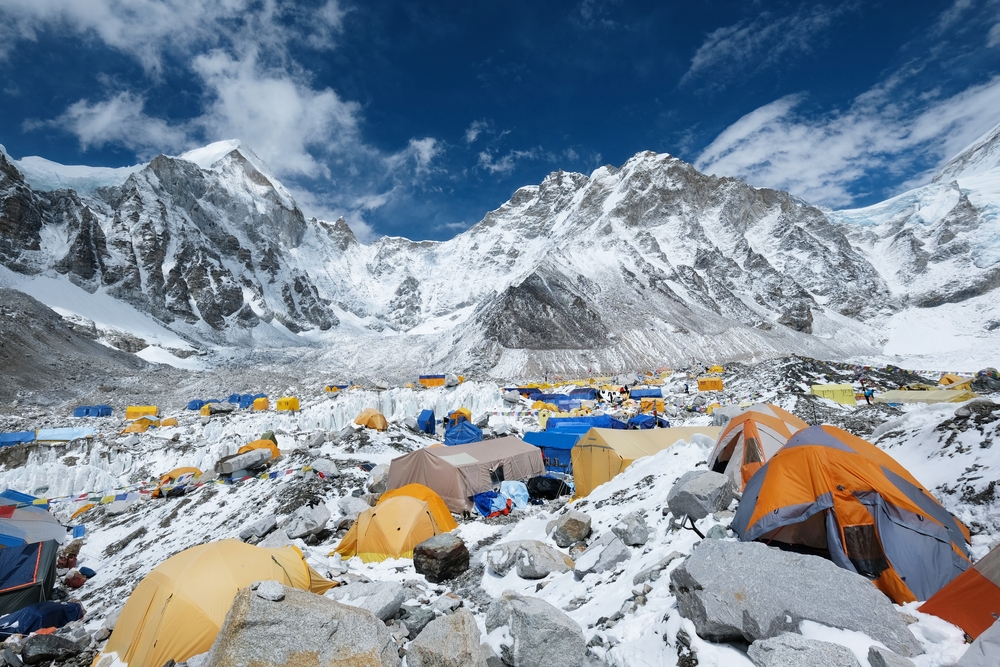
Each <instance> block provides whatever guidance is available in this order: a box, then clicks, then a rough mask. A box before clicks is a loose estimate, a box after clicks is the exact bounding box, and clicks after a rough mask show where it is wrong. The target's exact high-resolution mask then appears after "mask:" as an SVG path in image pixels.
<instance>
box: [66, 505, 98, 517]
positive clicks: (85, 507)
mask: <svg viewBox="0 0 1000 667" xmlns="http://www.w3.org/2000/svg"><path fill="white" fill-rule="evenodd" d="M95 507H97V503H87V504H86V505H84V506H83V507H81V508H80V509H78V510H77V511H75V512H73V514H72V516H70V521H72V520H73V519H75V518H76V517H78V516H80V515H81V514H83V513H84V512H86V511H87V510H91V509H94V508H95Z"/></svg>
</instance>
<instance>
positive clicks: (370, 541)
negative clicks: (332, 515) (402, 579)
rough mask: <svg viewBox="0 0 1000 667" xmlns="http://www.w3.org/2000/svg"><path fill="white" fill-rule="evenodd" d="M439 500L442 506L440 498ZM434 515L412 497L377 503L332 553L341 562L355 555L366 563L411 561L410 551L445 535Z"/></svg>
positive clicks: (427, 506)
mask: <svg viewBox="0 0 1000 667" xmlns="http://www.w3.org/2000/svg"><path fill="white" fill-rule="evenodd" d="M432 493H433V492H432ZM435 495H436V494H435ZM438 500H439V501H440V502H442V503H443V502H444V501H442V500H441V499H440V497H438ZM434 514H435V512H434V510H433V508H432V507H431V505H430V503H428V502H427V501H424V500H419V499H417V498H414V497H413V496H408V495H398V496H394V497H392V498H388V499H386V500H385V502H381V501H379V504H378V505H376V506H375V507H372V508H369V509H367V510H365V511H364V512H362V513H361V514H360V515H359V516H358V520H357V521H355V522H354V525H352V526H351V527H350V529H349V530H348V531H347V534H346V535H344V539H342V540H341V541H340V544H338V545H337V549H336V550H335V551H334V552H333V553H338V554H340V555H341V556H342V557H344V558H351V557H352V556H355V555H357V556H360V557H361V560H362V561H364V562H365V563H373V562H379V561H383V560H386V559H387V558H413V547H415V546H417V545H418V544H420V543H421V542H423V541H425V540H427V539H429V538H431V537H434V536H435V535H440V534H441V533H444V532H447V526H444V527H442V526H439V525H438V523H437V520H436V519H435V518H434ZM448 519H449V520H450V524H449V525H457V524H455V520H454V519H452V518H451V515H450V514H449V515H448ZM330 555H333V554H330Z"/></svg>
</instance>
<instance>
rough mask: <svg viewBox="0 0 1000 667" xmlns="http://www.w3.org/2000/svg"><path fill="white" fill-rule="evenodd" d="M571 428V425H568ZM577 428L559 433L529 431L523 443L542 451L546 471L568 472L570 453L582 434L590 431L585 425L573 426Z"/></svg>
mask: <svg viewBox="0 0 1000 667" xmlns="http://www.w3.org/2000/svg"><path fill="white" fill-rule="evenodd" d="M570 426H572V425H570ZM575 426H577V427H578V428H579V430H578V431H576V432H573V430H572V429H567V430H565V431H564V430H559V431H529V432H527V433H525V434H524V441H525V442H527V443H528V444H531V445H534V446H535V447H538V448H539V449H540V450H542V460H544V461H545V469H546V470H559V471H565V470H569V468H570V465H571V464H572V459H571V456H572V451H573V448H574V447H575V446H576V443H578V442H579V441H580V438H582V437H583V435H584V433H586V432H587V431H589V430H590V426H588V425H586V424H577V425H575Z"/></svg>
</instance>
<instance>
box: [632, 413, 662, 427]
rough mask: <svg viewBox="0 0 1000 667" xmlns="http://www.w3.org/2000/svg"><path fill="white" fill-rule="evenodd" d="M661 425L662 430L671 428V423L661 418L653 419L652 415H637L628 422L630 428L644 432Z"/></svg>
mask: <svg viewBox="0 0 1000 667" xmlns="http://www.w3.org/2000/svg"><path fill="white" fill-rule="evenodd" d="M657 423H659V426H660V428H670V422H668V421H667V420H666V419H664V418H663V417H660V416H656V417H653V415H650V414H643V415H636V416H635V417H632V418H631V419H629V420H628V427H629V428H637V429H639V430H644V429H647V428H654V427H655V426H656V425H657Z"/></svg>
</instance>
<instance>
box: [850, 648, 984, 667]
mask: <svg viewBox="0 0 1000 667" xmlns="http://www.w3.org/2000/svg"><path fill="white" fill-rule="evenodd" d="M998 648H1000V647H998ZM868 664H869V666H870V667H914V665H913V661H912V660H909V659H907V658H904V657H903V656H901V655H896V654H895V653H893V652H892V651H890V650H889V649H887V648H882V647H881V646H872V647H870V648H869V649H868Z"/></svg>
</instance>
